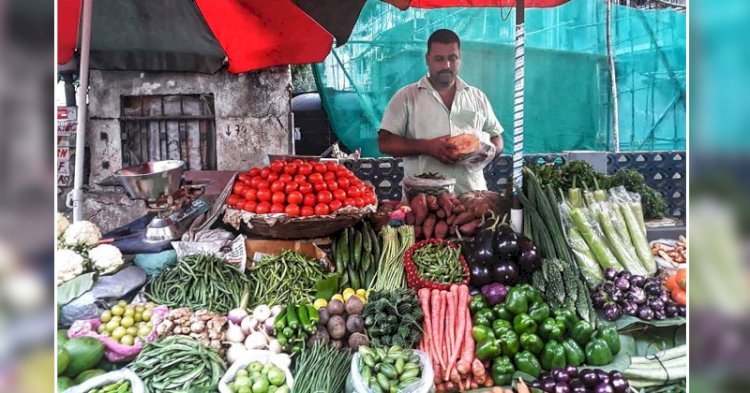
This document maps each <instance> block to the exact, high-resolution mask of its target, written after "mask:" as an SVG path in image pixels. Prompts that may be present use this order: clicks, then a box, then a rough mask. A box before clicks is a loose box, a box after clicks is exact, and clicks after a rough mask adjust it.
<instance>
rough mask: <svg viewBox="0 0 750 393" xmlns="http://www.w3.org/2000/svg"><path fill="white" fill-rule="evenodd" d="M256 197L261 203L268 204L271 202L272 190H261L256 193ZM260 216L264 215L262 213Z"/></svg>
mask: <svg viewBox="0 0 750 393" xmlns="http://www.w3.org/2000/svg"><path fill="white" fill-rule="evenodd" d="M256 197H257V198H258V200H259V201H261V202H268V201H270V200H271V190H268V189H265V188H261V189H259V190H258V192H257V193H256ZM260 214H262V213H260Z"/></svg>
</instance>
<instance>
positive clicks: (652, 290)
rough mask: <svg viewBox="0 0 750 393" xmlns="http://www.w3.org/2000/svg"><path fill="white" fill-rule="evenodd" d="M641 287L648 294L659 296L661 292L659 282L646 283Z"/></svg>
mask: <svg viewBox="0 0 750 393" xmlns="http://www.w3.org/2000/svg"><path fill="white" fill-rule="evenodd" d="M643 289H645V290H646V293H647V294H649V295H654V296H659V294H660V293H661V291H662V289H661V285H660V284H659V283H647V284H646V285H645V286H644V287H643Z"/></svg>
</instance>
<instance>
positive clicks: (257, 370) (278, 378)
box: [227, 361, 289, 393]
mask: <svg viewBox="0 0 750 393" xmlns="http://www.w3.org/2000/svg"><path fill="white" fill-rule="evenodd" d="M227 387H228V388H229V390H230V391H231V392H232V393H266V392H275V393H289V386H287V384H286V374H284V371H282V370H281V369H280V368H278V367H276V366H274V365H273V364H271V363H268V364H266V365H263V363H261V362H257V361H256V362H252V363H250V364H249V365H248V366H247V367H246V368H244V369H240V370H238V371H237V373H236V374H234V379H233V380H232V382H230V383H228V384H227Z"/></svg>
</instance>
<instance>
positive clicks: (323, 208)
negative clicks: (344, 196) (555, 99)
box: [315, 203, 331, 216]
mask: <svg viewBox="0 0 750 393" xmlns="http://www.w3.org/2000/svg"><path fill="white" fill-rule="evenodd" d="M330 212H331V209H330V208H329V207H328V205H326V204H325V203H318V204H317V205H315V214H316V215H318V216H326V215H328V214H329V213H330Z"/></svg>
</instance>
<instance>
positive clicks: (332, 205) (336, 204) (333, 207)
mask: <svg viewBox="0 0 750 393" xmlns="http://www.w3.org/2000/svg"><path fill="white" fill-rule="evenodd" d="M343 205H344V204H343V203H341V201H339V200H333V201H331V203H329V204H328V207H330V208H331V213H333V212H335V211H336V210H339V209H341V207H342V206H343Z"/></svg>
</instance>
